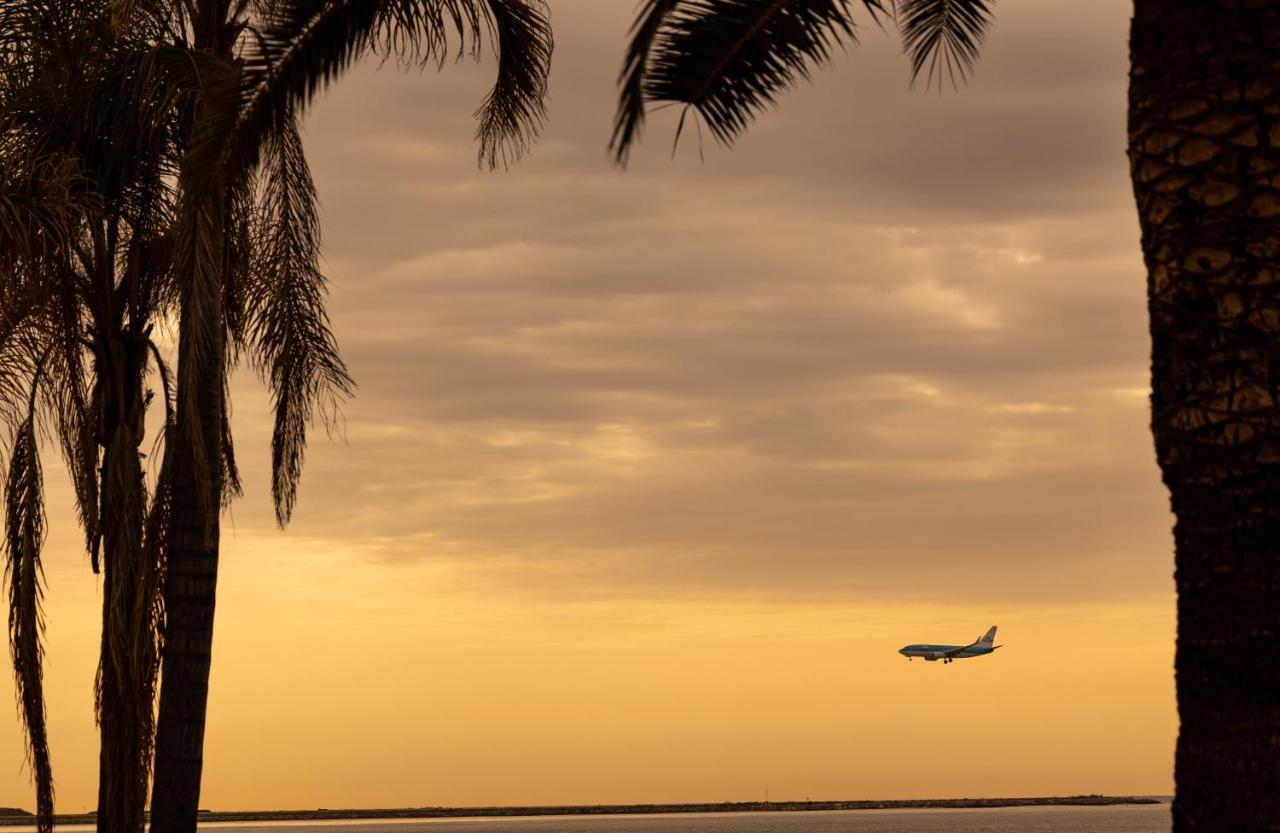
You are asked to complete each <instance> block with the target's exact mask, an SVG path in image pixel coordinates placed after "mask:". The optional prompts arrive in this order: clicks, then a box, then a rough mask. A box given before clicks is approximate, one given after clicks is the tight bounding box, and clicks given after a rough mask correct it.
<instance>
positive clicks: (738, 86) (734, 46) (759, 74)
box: [609, 0, 993, 164]
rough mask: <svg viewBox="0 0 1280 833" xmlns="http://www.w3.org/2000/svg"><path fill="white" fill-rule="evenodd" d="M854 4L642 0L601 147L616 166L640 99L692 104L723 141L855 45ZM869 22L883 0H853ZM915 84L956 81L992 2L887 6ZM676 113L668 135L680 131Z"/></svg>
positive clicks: (635, 125)
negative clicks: (923, 78)
mask: <svg viewBox="0 0 1280 833" xmlns="http://www.w3.org/2000/svg"><path fill="white" fill-rule="evenodd" d="M852 5H853V0H645V2H644V3H643V5H642V6H641V8H640V12H639V14H638V16H637V18H636V22H635V24H634V25H633V26H632V30H631V42H630V44H629V46H628V49H627V53H626V58H625V59H624V61H623V67H622V74H621V76H620V78H619V86H620V91H619V97H618V110H617V115H616V116H615V118H614V126H613V135H612V137H611V139H610V142H609V147H610V149H611V150H613V152H614V154H615V156H616V158H617V160H618V162H619V163H621V164H625V163H626V160H627V157H628V155H629V153H630V150H631V147H632V145H633V144H634V143H635V142H637V141H638V140H639V137H640V132H641V128H642V127H643V125H644V119H645V110H646V105H648V104H678V105H684V106H685V107H686V108H692V109H693V111H694V112H695V113H696V115H697V117H698V118H700V119H701V120H702V121H703V122H704V123H705V124H706V125H707V128H708V129H709V130H710V132H711V134H712V135H713V136H714V137H715V138H716V140H717V141H720V142H722V143H725V144H729V143H732V142H733V140H734V139H736V138H737V137H738V136H739V135H741V134H742V132H743V131H745V130H746V128H747V126H748V125H749V124H750V123H751V120H752V119H753V118H755V116H756V115H758V114H759V113H760V111H761V110H763V109H764V108H765V107H767V106H769V105H771V104H773V103H775V102H776V100H777V97H778V95H779V93H781V92H782V91H783V90H784V89H786V88H788V87H790V86H791V85H793V84H794V83H795V82H796V81H798V80H802V79H807V78H808V77H809V75H810V73H811V72H812V70H813V68H814V67H817V66H821V65H822V64H825V63H826V62H827V61H828V60H829V58H830V56H831V54H832V52H833V51H834V50H835V49H836V48H837V47H840V46H843V45H846V44H848V43H852V42H854V41H855V26H854V20H853V16H852ZM860 5H861V6H862V7H863V8H864V9H865V10H866V11H867V12H868V13H869V15H870V17H871V19H873V20H876V21H880V20H881V19H882V16H886V15H887V11H888V8H887V4H886V3H885V2H883V0H861V2H860ZM889 5H892V7H893V10H894V11H895V12H896V13H897V21H898V23H899V26H900V28H901V31H902V37H903V43H904V46H905V48H906V50H907V52H908V54H909V55H910V58H911V72H912V79H913V80H914V79H915V78H916V77H918V76H919V75H920V74H922V73H924V74H925V75H926V77H927V79H928V81H929V83H932V82H933V80H934V78H935V77H936V78H938V79H939V80H940V79H941V78H942V76H943V75H944V74H945V75H946V76H947V77H948V78H949V79H950V80H951V81H952V82H953V83H955V82H956V81H957V80H963V79H964V78H965V77H966V76H967V74H968V72H969V71H970V69H971V67H972V65H973V62H974V61H975V60H976V59H977V56H978V49H979V47H980V45H981V43H982V39H983V36H984V35H985V34H986V31H987V28H988V27H989V25H990V22H991V9H992V5H993V0H901V2H892V0H891V4H889ZM684 119H685V114H682V115H681V118H680V125H679V127H677V129H676V139H677V141H678V140H679V136H680V131H681V130H682V129H683V127H684Z"/></svg>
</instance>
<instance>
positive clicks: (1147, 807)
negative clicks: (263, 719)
mask: <svg viewBox="0 0 1280 833" xmlns="http://www.w3.org/2000/svg"><path fill="white" fill-rule="evenodd" d="M1171 828H1172V824H1171V823H1170V817H1169V805H1168V804H1167V803H1163V804H1135V805H1116V806H1111V807H1002V808H999V809H992V810H978V809H974V810H954V809H947V810H813V811H805V812H790V813H787V812H781V813H670V814H666V813H664V814H660V815H634V816H623V815H618V816H534V817H530V816H510V817H502V818H475V819H466V818H451V819H413V820H404V819H395V820H392V819H388V820H385V821H383V820H377V819H361V820H359V821H290V822H215V823H209V824H202V825H200V829H201V830H202V831H208V833H1168V832H1169V830H1170V829H1171ZM9 829H10V830H14V831H18V830H32V831H34V830H35V828H34V827H33V828H16V827H15V828H9ZM91 829H92V828H90V827H81V826H79V825H68V826H66V827H61V826H60V827H59V828H58V830H59V831H73V830H91Z"/></svg>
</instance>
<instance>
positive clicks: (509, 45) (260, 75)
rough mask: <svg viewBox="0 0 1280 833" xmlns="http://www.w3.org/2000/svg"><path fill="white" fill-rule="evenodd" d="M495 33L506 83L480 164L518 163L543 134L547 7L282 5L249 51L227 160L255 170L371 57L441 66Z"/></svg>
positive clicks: (498, 2)
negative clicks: (291, 122) (291, 123)
mask: <svg viewBox="0 0 1280 833" xmlns="http://www.w3.org/2000/svg"><path fill="white" fill-rule="evenodd" d="M486 28H487V29H488V31H489V33H490V35H491V37H492V39H493V41H494V45H495V48H496V50H497V51H498V53H499V68H498V79H497V82H496V84H495V86H494V89H493V90H492V91H491V92H490V94H489V96H488V97H487V98H486V99H485V102H484V103H483V104H482V105H481V107H480V110H478V111H477V116H478V118H479V119H480V132H479V138H480V154H481V159H482V161H485V162H487V163H489V164H491V165H496V164H497V163H498V161H499V160H500V159H502V158H505V157H504V154H507V153H510V154H513V155H518V154H519V153H520V152H521V151H523V150H524V148H525V147H526V146H527V143H528V140H529V137H530V136H531V135H533V134H534V133H535V132H536V131H537V129H538V128H539V126H540V125H541V119H542V114H543V106H544V105H543V100H544V98H545V95H546V79H547V75H548V73H549V71H550V57H551V49H552V37H551V29H550V24H549V21H548V18H547V15H546V12H545V4H544V3H543V2H542V0H281V2H278V3H277V4H275V5H274V6H272V8H271V10H270V13H269V15H268V16H267V18H266V20H265V21H264V22H263V25H262V26H261V28H259V29H257V30H256V35H255V37H254V38H252V39H250V40H249V41H248V42H247V46H246V49H245V50H244V54H243V58H244V67H245V69H244V78H245V85H244V90H245V91H244V96H243V101H242V102H241V106H240V113H239V117H238V123H237V125H236V128H235V133H234V136H233V137H232V144H231V146H230V147H229V148H228V150H227V153H228V155H229V156H233V157H234V158H236V159H237V160H239V163H238V164H240V165H242V166H243V165H245V164H252V162H254V161H256V159H257V153H258V152H259V150H260V149H261V148H262V146H263V143H264V142H265V141H266V140H267V139H268V138H269V137H270V136H271V135H272V134H273V133H275V132H277V131H280V130H283V129H284V128H285V122H286V121H287V120H288V119H290V118H292V113H293V112H295V111H301V110H302V109H303V108H305V107H306V105H307V103H308V102H309V101H310V99H311V97H312V96H313V95H314V94H315V93H316V92H317V91H318V90H319V89H321V88H323V87H325V86H327V85H328V84H329V83H330V82H331V81H333V80H334V79H335V78H336V77H337V76H338V75H339V74H340V73H341V72H342V71H343V70H344V69H346V68H347V67H348V66H349V65H350V64H351V62H352V61H354V60H355V59H356V58H357V57H358V56H359V55H361V54H362V53H363V52H365V51H366V50H374V51H378V52H380V53H382V54H384V55H389V56H394V57H397V58H399V59H401V60H404V61H409V62H417V63H426V62H432V61H434V62H437V63H439V62H442V61H443V60H444V59H445V57H446V56H447V55H448V54H450V52H451V51H453V50H452V49H451V47H450V43H451V40H450V39H451V37H453V38H456V40H457V51H459V52H465V51H468V50H469V51H471V52H473V53H477V54H478V52H479V49H480V41H481V35H482V33H483V32H484V31H485V29H486Z"/></svg>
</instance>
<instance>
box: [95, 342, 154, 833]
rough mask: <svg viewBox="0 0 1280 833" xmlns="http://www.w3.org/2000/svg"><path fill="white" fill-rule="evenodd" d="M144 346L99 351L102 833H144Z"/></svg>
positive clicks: (150, 691) (147, 595)
mask: <svg viewBox="0 0 1280 833" xmlns="http://www.w3.org/2000/svg"><path fill="white" fill-rule="evenodd" d="M146 344H147V342H146V339H145V337H142V338H129V337H125V338H113V339H110V340H109V341H108V342H107V343H105V344H102V345H100V348H99V356H98V361H97V364H98V371H99V376H100V378H101V379H102V383H101V384H100V386H99V391H100V393H99V397H100V400H99V408H100V418H101V420H102V423H101V430H102V432H103V445H104V447H105V448H104V452H103V460H102V511H101V523H102V531H103V537H102V543H103V568H104V573H105V575H104V579H103V600H102V655H101V659H100V664H99V668H98V690H97V696H98V703H97V706H98V724H99V729H100V732H101V738H102V748H101V753H100V758H99V781H98V784H99V786H98V815H97V828H98V831H99V833H140V831H142V830H143V828H144V824H145V809H146V798H147V777H148V775H149V773H150V763H151V729H152V704H153V703H154V692H155V688H154V683H155V667H156V645H155V638H154V637H155V629H154V622H155V620H154V611H155V601H156V596H155V594H156V589H157V583H156V578H157V577H156V571H155V568H154V565H153V564H151V563H149V561H148V553H147V552H146V551H145V548H144V547H143V534H142V533H143V518H144V513H145V506H146V492H145V486H144V481H143V471H142V461H141V458H140V457H139V453H138V447H139V445H140V444H141V442H142V436H143V431H144V423H143V418H144V415H145V404H144V401H143V370H144V366H145V357H146Z"/></svg>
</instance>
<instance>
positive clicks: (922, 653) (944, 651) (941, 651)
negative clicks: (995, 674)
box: [898, 645, 995, 662]
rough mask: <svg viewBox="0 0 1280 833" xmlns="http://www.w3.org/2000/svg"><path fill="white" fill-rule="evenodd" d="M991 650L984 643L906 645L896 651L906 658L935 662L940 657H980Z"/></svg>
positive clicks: (992, 648)
mask: <svg viewBox="0 0 1280 833" xmlns="http://www.w3.org/2000/svg"><path fill="white" fill-rule="evenodd" d="M993 651H995V648H994V647H989V646H986V645H908V646H907V647H905V648H902V649H901V650H899V651H898V653H900V654H902V655H903V656H904V657H907V658H908V659H911V658H912V657H919V658H921V659H924V660H928V661H929V662H936V661H937V660H940V659H941V660H953V659H969V658H970V657H980V656H985V655H986V654H990V653H992V652H993Z"/></svg>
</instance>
